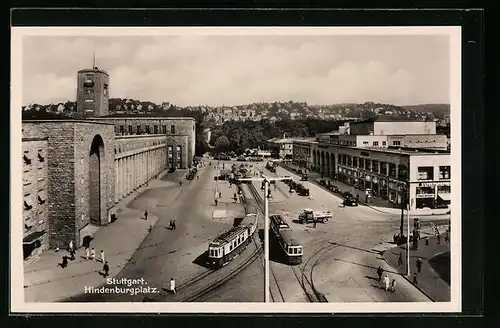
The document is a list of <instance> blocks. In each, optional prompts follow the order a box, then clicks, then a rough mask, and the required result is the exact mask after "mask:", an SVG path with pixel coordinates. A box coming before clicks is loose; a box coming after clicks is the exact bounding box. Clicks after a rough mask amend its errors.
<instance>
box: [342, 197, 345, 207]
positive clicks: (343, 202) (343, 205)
mask: <svg viewBox="0 0 500 328" xmlns="http://www.w3.org/2000/svg"><path fill="white" fill-rule="evenodd" d="M342 207H345V199H344V200H343V201H342Z"/></svg>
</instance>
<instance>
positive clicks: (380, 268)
mask: <svg viewBox="0 0 500 328" xmlns="http://www.w3.org/2000/svg"><path fill="white" fill-rule="evenodd" d="M383 273H384V269H382V267H381V266H379V267H378V268H377V276H378V281H382V274H383Z"/></svg>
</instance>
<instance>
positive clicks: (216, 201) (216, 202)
mask: <svg viewBox="0 0 500 328" xmlns="http://www.w3.org/2000/svg"><path fill="white" fill-rule="evenodd" d="M218 203H219V201H218V200H217V198H215V206H217V204H218Z"/></svg>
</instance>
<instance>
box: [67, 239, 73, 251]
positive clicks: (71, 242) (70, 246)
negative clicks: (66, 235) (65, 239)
mask: <svg viewBox="0 0 500 328" xmlns="http://www.w3.org/2000/svg"><path fill="white" fill-rule="evenodd" d="M72 250H73V241H70V242H69V247H68V251H69V252H71V251H72Z"/></svg>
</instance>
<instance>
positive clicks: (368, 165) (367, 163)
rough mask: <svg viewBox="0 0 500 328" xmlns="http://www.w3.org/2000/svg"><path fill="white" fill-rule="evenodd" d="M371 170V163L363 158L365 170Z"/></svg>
mask: <svg viewBox="0 0 500 328" xmlns="http://www.w3.org/2000/svg"><path fill="white" fill-rule="evenodd" d="M371 169H372V161H371V160H370V159H368V158H365V170H367V171H370V170H371Z"/></svg>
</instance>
